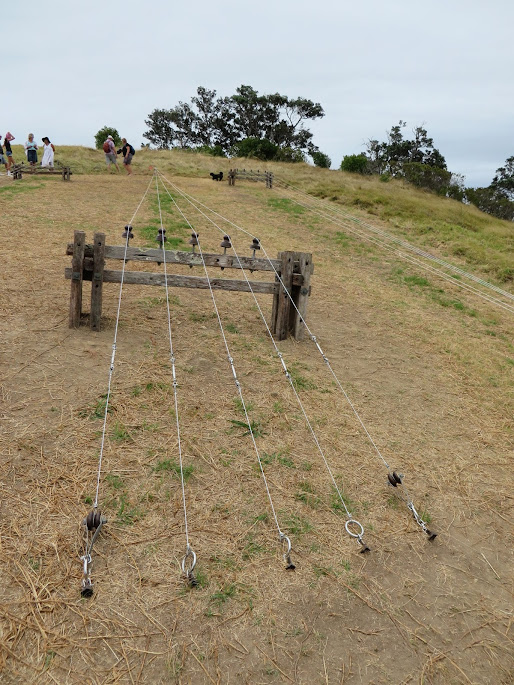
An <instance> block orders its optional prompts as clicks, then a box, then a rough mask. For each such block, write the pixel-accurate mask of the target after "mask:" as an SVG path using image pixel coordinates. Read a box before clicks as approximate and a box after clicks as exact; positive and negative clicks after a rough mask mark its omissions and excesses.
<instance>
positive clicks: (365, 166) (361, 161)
mask: <svg viewBox="0 0 514 685" xmlns="http://www.w3.org/2000/svg"><path fill="white" fill-rule="evenodd" d="M377 142H378V141H377ZM369 168H370V160H369V159H368V158H367V157H366V155H365V154H364V153H361V154H360V155H345V156H344V157H343V161H342V162H341V171H348V172H349V173H351V174H369V173H370V171H369ZM380 173H382V172H380Z"/></svg>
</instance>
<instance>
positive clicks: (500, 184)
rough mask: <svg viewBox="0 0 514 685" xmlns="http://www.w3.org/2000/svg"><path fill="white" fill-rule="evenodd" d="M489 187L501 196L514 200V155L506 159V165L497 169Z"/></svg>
mask: <svg viewBox="0 0 514 685" xmlns="http://www.w3.org/2000/svg"><path fill="white" fill-rule="evenodd" d="M489 187H490V188H492V189H493V190H494V191H495V192H496V194H498V195H499V196H502V195H503V196H504V197H506V198H507V199H508V200H514V157H509V158H508V159H507V160H506V161H505V166H502V167H500V168H499V169H496V174H495V176H494V178H493V181H492V183H491V185H490V186H489Z"/></svg>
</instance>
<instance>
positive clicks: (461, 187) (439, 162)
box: [341, 120, 514, 221]
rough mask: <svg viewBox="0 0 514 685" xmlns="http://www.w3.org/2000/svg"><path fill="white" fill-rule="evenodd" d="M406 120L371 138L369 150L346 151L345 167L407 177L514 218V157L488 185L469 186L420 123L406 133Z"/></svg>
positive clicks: (389, 176) (434, 190)
mask: <svg viewBox="0 0 514 685" xmlns="http://www.w3.org/2000/svg"><path fill="white" fill-rule="evenodd" d="M405 126H406V123H405V122H404V121H401V120H400V122H399V123H398V124H397V125H396V126H393V127H392V128H391V130H390V131H389V133H388V134H387V139H386V140H385V141H383V142H379V141H378V140H368V142H367V144H366V153H362V154H360V155H346V156H345V157H344V159H343V161H342V162H341V169H342V170H343V171H349V172H351V173H358V174H377V175H379V176H380V178H381V179H382V180H383V181H387V180H389V179H390V178H404V179H405V180H406V181H408V182H409V183H412V184H413V185H415V186H417V187H418V188H424V189H425V190H430V191H432V192H434V193H437V194H438V195H443V196H446V197H452V198H454V199H456V200H460V201H461V202H465V203H467V204H473V205H475V206H477V207H478V208H479V209H480V210H482V211H483V212H487V213H488V214H492V215H493V216H496V217H498V218H500V219H506V220H507V221H514V157H509V158H508V159H507V160H506V162H505V165H504V166H503V167H500V168H499V169H497V170H496V175H495V176H494V178H493V180H492V182H491V184H490V185H489V186H487V188H466V186H465V183H464V176H462V175H461V174H455V173H452V172H451V171H448V168H447V166H446V160H445V159H444V157H443V155H442V154H441V153H440V152H439V150H437V149H436V148H435V147H434V141H433V139H432V138H430V137H429V135H428V133H427V130H426V129H425V128H423V127H422V126H418V127H417V128H415V129H414V131H413V134H414V136H413V138H412V139H408V138H405V137H404V135H403V129H404V128H405Z"/></svg>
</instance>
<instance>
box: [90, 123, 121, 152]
mask: <svg viewBox="0 0 514 685" xmlns="http://www.w3.org/2000/svg"><path fill="white" fill-rule="evenodd" d="M107 136H112V137H113V140H114V145H115V146H116V147H119V146H120V145H121V138H120V134H119V133H118V131H117V130H116V129H115V128H111V127H110V126H104V127H103V128H101V129H100V130H99V131H98V133H97V134H96V135H95V147H96V149H97V150H101V149H102V145H103V144H104V142H105V139H106V138H107Z"/></svg>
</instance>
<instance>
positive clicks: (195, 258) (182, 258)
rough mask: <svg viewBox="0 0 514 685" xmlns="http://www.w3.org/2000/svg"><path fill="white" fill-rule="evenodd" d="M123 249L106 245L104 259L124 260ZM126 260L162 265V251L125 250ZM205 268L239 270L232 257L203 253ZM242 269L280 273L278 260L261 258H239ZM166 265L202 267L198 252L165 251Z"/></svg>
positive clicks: (89, 252)
mask: <svg viewBox="0 0 514 685" xmlns="http://www.w3.org/2000/svg"><path fill="white" fill-rule="evenodd" d="M66 254H67V255H71V254H73V243H68V246H67V248H66ZM84 256H85V257H92V256H93V246H92V245H89V244H87V245H86V246H85V252H84ZM124 258H125V247H123V246H121V245H106V246H105V259H124ZM126 258H127V260H129V261H134V262H159V263H162V250H159V249H153V248H150V249H148V250H143V249H141V248H139V247H129V248H127V255H126ZM203 258H204V260H205V264H206V265H207V266H219V267H223V268H224V269H240V268H241V267H240V266H239V262H238V260H237V258H236V257H235V256H234V255H230V254H226V255H222V254H211V253H205V252H204V253H203ZM239 261H240V262H241V266H242V267H243V269H248V270H250V269H251V270H252V271H272V272H274V271H275V270H277V271H280V265H281V262H280V260H279V259H269V260H268V259H263V258H262V257H260V258H259V257H256V258H255V259H254V258H253V257H241V256H240V257H239ZM166 263H167V264H184V265H185V266H202V265H203V262H202V258H201V256H200V255H199V253H198V252H183V251H181V250H166Z"/></svg>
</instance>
